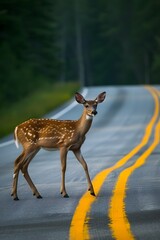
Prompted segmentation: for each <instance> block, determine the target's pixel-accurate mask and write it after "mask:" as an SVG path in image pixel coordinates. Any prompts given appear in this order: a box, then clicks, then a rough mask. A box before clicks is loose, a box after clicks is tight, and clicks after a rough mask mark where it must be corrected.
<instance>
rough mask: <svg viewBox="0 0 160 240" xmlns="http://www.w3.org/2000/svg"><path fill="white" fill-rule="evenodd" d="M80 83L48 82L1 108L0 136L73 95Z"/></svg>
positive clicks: (55, 106)
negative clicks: (18, 100) (28, 94)
mask: <svg viewBox="0 0 160 240" xmlns="http://www.w3.org/2000/svg"><path fill="white" fill-rule="evenodd" d="M79 87H80V86H79V84H78V83H65V84H60V83H59V84H54V85H53V84H47V85H46V86H43V89H39V90H37V91H36V92H34V93H33V94H31V95H30V96H28V97H26V98H24V99H22V100H21V101H20V102H17V103H14V104H11V105H10V106H9V107H7V108H4V109H2V110H1V118H0V138H2V137H4V136H6V135H7V134H10V133H11V132H13V131H14V128H15V126H16V125H18V124H20V123H21V122H23V121H25V120H27V119H29V118H38V117H42V116H43V115H44V114H46V113H48V112H49V111H51V110H54V109H55V108H57V107H58V106H60V105H61V104H63V103H65V102H66V101H68V100H69V99H70V98H72V97H73V95H74V93H75V92H76V91H77V90H78V89H79Z"/></svg>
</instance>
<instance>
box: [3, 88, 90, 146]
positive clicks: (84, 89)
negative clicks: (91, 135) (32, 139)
mask: <svg viewBox="0 0 160 240" xmlns="http://www.w3.org/2000/svg"><path fill="white" fill-rule="evenodd" d="M87 93H88V88H83V91H82V95H83V96H84V97H86V95H87ZM76 105H77V102H76V101H74V102H72V103H71V104H70V105H69V106H67V107H66V108H64V109H63V110H61V111H60V112H58V113H56V114H55V115H53V116H51V117H50V118H51V119H57V118H59V117H61V116H63V115H64V114H65V113H67V112H69V111H70V110H71V109H72V108H74V107H75V106H76ZM13 143H14V140H10V141H7V142H4V143H0V148H2V147H6V146H8V145H11V144H13Z"/></svg>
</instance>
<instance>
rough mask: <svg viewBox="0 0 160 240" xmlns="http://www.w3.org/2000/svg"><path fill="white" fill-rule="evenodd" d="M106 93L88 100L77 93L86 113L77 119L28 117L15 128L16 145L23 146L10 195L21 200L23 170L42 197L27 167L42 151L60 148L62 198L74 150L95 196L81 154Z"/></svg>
mask: <svg viewBox="0 0 160 240" xmlns="http://www.w3.org/2000/svg"><path fill="white" fill-rule="evenodd" d="M105 97H106V92H102V93H100V94H99V95H98V96H97V97H96V98H95V99H94V100H85V98H84V97H83V96H82V95H81V94H80V93H78V92H76V93H75V100H76V101H77V103H79V104H82V105H83V107H84V108H83V112H82V115H81V117H80V118H79V119H78V120H57V119H47V118H41V119H38V118H37V119H35V118H33V119H29V120H27V121H25V122H23V123H21V124H19V125H18V126H16V127H15V131H14V140H15V144H16V146H17V148H18V147H19V144H21V145H22V147H23V149H22V153H21V154H20V155H19V156H18V157H17V159H16V160H15V161H14V174H13V186H12V192H11V196H12V197H13V199H14V200H19V198H18V195H17V187H18V176H19V172H20V171H21V172H22V174H23V176H24V178H25V180H26V182H27V183H28V185H29V186H30V188H31V190H32V192H33V195H35V196H36V197H37V198H42V196H41V195H40V193H39V192H38V190H37V188H36V186H35V185H34V183H33V182H32V179H31V177H30V175H29V173H28V166H29V164H30V162H31V160H32V159H33V158H34V157H35V155H36V154H37V153H38V152H39V150H40V149H41V148H42V149H46V150H59V151H60V160H61V187H60V193H61V195H62V197H64V198H68V197H69V195H68V194H67V191H66V187H65V172H66V161H67V153H68V151H72V152H73V153H74V155H75V157H76V158H77V160H78V161H79V162H80V164H81V165H82V166H83V169H84V171H85V174H86V179H87V182H88V191H89V192H90V194H91V195H93V196H95V192H94V188H93V185H92V182H91V178H90V175H89V171H88V166H87V163H86V161H85V159H84V157H83V155H82V153H81V146H82V144H83V143H84V141H85V135H86V133H87V132H88V131H89V129H90V127H91V124H92V120H93V117H94V116H95V115H96V114H97V105H98V104H99V103H102V102H103V101H104V99H105Z"/></svg>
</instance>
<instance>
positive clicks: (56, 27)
mask: <svg viewBox="0 0 160 240" xmlns="http://www.w3.org/2000/svg"><path fill="white" fill-rule="evenodd" d="M159 12H160V1H157V0H152V1H150V0H145V1H144V0H130V1H127V0H120V1H118V0H112V1H111V0H92V1H91V0H87V1H86V0H68V1H65V0H54V1H53V0H34V1H33V0H1V9H0V29H1V31H0V56H1V58H0V69H1V72H0V107H1V106H2V105H3V106H4V105H5V104H6V105H7V104H8V103H10V102H14V101H18V100H19V99H22V98H23V97H24V96H27V95H28V94H30V93H31V92H33V91H35V89H37V88H39V87H42V86H43V85H44V84H45V83H46V82H56V81H61V82H67V81H70V80H72V81H73V80H74V81H77V80H79V81H80V82H81V84H82V85H83V84H85V85H98V84H103V85H106V84H112V85H114V84H144V83H159V79H160V28H159V22H160V14H159Z"/></svg>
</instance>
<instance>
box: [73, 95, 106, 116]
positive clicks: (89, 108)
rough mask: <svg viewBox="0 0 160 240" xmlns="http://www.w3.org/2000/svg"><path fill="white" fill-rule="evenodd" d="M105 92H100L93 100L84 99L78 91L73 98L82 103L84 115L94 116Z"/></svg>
mask: <svg viewBox="0 0 160 240" xmlns="http://www.w3.org/2000/svg"><path fill="white" fill-rule="evenodd" d="M105 97H106V92H102V93H100V94H99V95H98V96H97V97H96V98H95V99H94V100H86V99H85V98H84V97H83V96H82V95H81V94H80V93H78V92H77V93H76V94H75V99H76V101H77V102H78V103H80V104H83V106H84V108H85V110H86V115H87V116H88V117H94V116H95V115H96V114H97V105H98V104H99V103H101V102H103V101H104V99H105Z"/></svg>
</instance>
